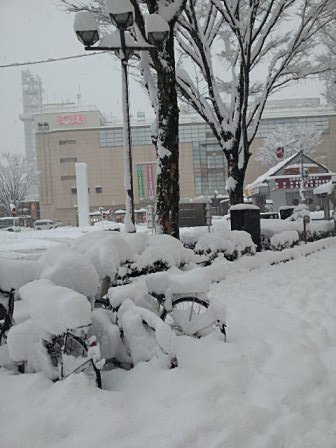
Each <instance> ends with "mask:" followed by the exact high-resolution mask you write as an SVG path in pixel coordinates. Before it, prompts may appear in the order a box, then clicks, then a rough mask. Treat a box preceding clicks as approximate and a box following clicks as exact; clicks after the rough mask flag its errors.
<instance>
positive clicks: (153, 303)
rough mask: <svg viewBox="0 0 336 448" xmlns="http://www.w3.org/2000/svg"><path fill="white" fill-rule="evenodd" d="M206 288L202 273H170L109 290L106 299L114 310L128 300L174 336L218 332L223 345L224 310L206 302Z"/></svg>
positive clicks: (148, 276) (151, 276) (208, 285)
mask: <svg viewBox="0 0 336 448" xmlns="http://www.w3.org/2000/svg"><path fill="white" fill-rule="evenodd" d="M209 287H210V283H209V281H207V279H206V278H205V276H204V275H202V271H199V272H198V275H197V276H195V273H194V272H193V271H181V270H179V269H171V270H169V271H165V272H158V273H154V274H150V275H146V276H143V277H142V278H139V279H136V280H135V281H134V282H132V283H129V284H126V285H121V286H115V287H112V288H110V289H109V290H108V293H107V298H108V299H109V302H110V303H111V306H112V308H114V309H118V307H120V306H121V305H122V303H123V301H124V300H129V299H131V300H132V301H133V302H134V303H135V304H136V305H138V306H140V307H143V308H145V309H146V308H147V309H149V310H150V311H152V312H154V313H155V314H156V315H157V316H159V317H160V318H161V320H163V321H164V322H165V323H168V324H169V325H170V327H171V328H172V329H173V330H174V332H175V333H176V334H177V335H182V334H184V335H188V336H194V337H202V336H206V335H207V334H209V333H212V332H213V331H217V330H218V331H219V332H220V333H221V334H222V335H223V339H224V341H226V318H225V316H226V309H225V306H224V305H223V304H222V303H219V302H215V301H210V300H209V299H208V295H207V291H208V289H209Z"/></svg>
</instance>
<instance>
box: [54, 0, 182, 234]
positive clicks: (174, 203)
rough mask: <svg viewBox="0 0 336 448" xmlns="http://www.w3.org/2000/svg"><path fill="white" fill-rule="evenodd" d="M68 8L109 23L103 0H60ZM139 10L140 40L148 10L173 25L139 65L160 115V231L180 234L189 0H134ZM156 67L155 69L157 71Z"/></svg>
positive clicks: (156, 137)
mask: <svg viewBox="0 0 336 448" xmlns="http://www.w3.org/2000/svg"><path fill="white" fill-rule="evenodd" d="M60 1H61V3H62V4H63V5H65V6H66V9H67V10H70V11H73V12H78V11H83V10H87V11H92V12H94V13H95V14H97V16H98V18H99V19H100V20H101V21H102V22H103V23H105V24H106V23H107V17H106V14H105V13H104V2H103V0H91V1H90V0H87V1H85V0H83V1H81V0H60ZM131 3H132V4H133V6H134V10H135V22H136V27H135V28H134V30H133V31H132V34H133V36H134V37H135V39H137V40H141V41H143V40H146V32H145V16H146V14H155V13H156V14H160V15H162V16H163V17H164V18H165V20H166V21H167V23H168V25H169V29H170V33H169V37H168V39H167V40H166V41H165V42H164V43H163V44H162V46H160V47H158V48H153V49H152V50H151V51H150V52H140V54H139V55H138V58H139V68H140V71H141V73H142V75H143V83H144V86H145V88H146V89H147V91H148V93H149V96H150V99H151V103H152V105H153V108H154V112H155V115H156V123H155V126H153V134H152V140H153V143H154V145H155V146H156V150H157V164H158V165H157V168H158V169H157V191H156V217H157V219H156V224H157V231H158V232H161V233H166V234H169V235H172V236H174V237H176V238H179V199H180V187H179V140H178V117H179V109H178V105H177V92H176V83H175V78H176V77H175V51H174V27H175V24H176V21H177V19H178V17H179V16H180V14H181V12H182V11H183V8H184V6H185V3H186V0H131ZM153 71H154V73H153Z"/></svg>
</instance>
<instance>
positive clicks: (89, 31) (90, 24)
mask: <svg viewBox="0 0 336 448" xmlns="http://www.w3.org/2000/svg"><path fill="white" fill-rule="evenodd" d="M74 30H75V33H76V36H77V39H78V40H79V41H80V42H81V43H82V44H83V45H84V46H85V47H92V45H94V44H95V43H96V42H98V40H99V32H98V22H97V19H96V17H95V15H94V14H92V13H91V12H88V11H80V12H78V13H77V14H76V15H75V22H74Z"/></svg>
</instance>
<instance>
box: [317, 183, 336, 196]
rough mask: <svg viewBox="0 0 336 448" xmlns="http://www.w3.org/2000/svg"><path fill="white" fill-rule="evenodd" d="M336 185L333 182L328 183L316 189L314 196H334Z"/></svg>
mask: <svg viewBox="0 0 336 448" xmlns="http://www.w3.org/2000/svg"><path fill="white" fill-rule="evenodd" d="M335 186H336V183H333V182H332V181H330V182H326V183H325V184H322V185H319V186H318V187H316V188H314V194H332V193H333V191H334V189H335Z"/></svg>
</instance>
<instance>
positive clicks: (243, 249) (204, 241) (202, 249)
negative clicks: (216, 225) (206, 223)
mask: <svg viewBox="0 0 336 448" xmlns="http://www.w3.org/2000/svg"><path fill="white" fill-rule="evenodd" d="M194 251H195V253H196V254H198V255H207V256H208V259H209V261H212V260H213V259H214V258H216V257H218V256H219V255H220V254H222V255H223V256H224V257H225V258H226V259H227V260H230V261H232V260H235V259H237V258H238V257H240V256H242V255H245V254H250V255H253V254H255V252H256V246H255V244H254V243H253V241H252V238H251V235H250V234H249V233H247V232H244V231H239V230H232V231H222V232H212V233H207V234H205V235H203V236H201V237H200V238H199V240H198V241H197V243H196V245H195V248H194Z"/></svg>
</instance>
